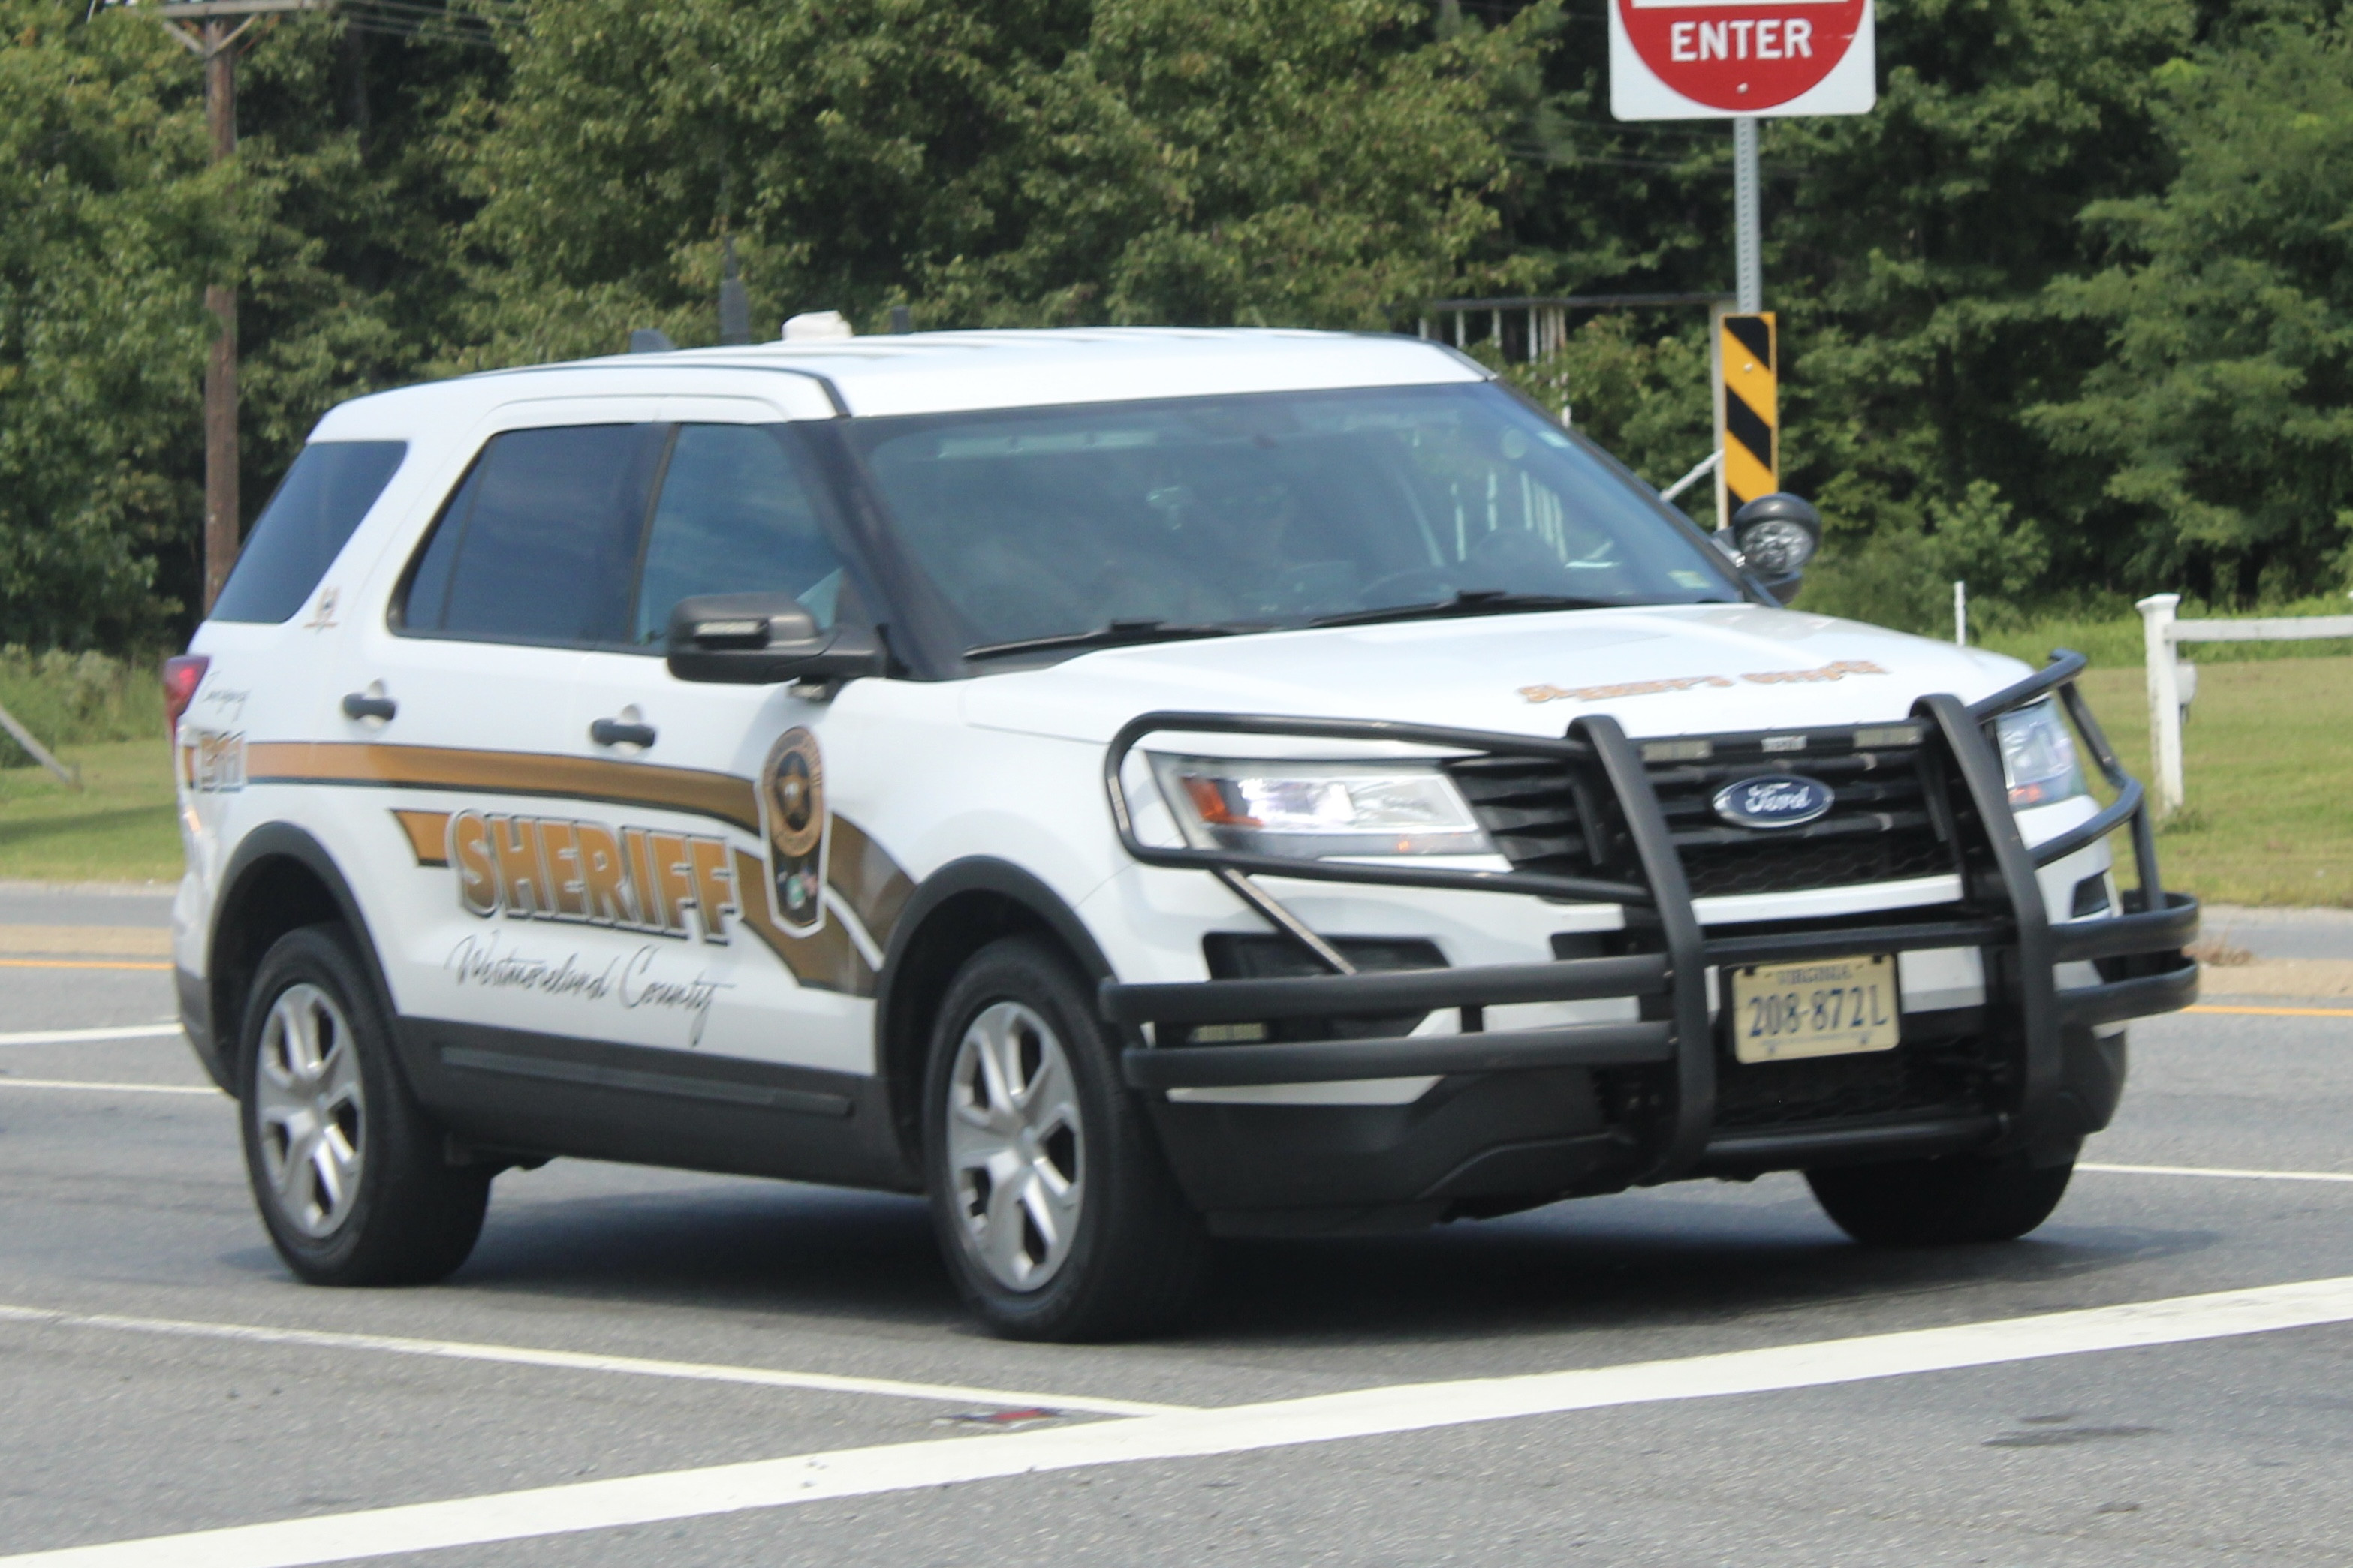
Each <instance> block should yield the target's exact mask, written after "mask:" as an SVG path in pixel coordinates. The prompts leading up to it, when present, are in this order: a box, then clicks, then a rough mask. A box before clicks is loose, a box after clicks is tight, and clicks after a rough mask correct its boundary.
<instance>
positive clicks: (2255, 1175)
mask: <svg viewBox="0 0 2353 1568" xmlns="http://www.w3.org/2000/svg"><path fill="white" fill-rule="evenodd" d="M2075 1169H2077V1170H2079V1171H2097V1172H2100V1173H2102V1174H2104V1175H2116V1176H2211V1177H2212V1178H2213V1179H2215V1180H2217V1181H2224V1182H2353V1172H2346V1171H2232V1170H2226V1169H2224V1168H2222V1167H2221V1166H2216V1165H2093V1164H2078V1165H2077V1166H2076V1167H2075Z"/></svg>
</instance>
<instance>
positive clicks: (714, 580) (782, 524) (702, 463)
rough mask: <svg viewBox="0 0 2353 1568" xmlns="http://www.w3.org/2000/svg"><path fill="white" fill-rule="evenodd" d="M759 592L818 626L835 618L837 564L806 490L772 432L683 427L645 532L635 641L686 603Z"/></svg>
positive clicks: (645, 639) (654, 635) (658, 629)
mask: <svg viewBox="0 0 2353 1568" xmlns="http://www.w3.org/2000/svg"><path fill="white" fill-rule="evenodd" d="M761 589H767V590H775V591H779V592H783V593H786V594H790V595H793V596H794V597H795V598H797V599H798V600H800V602H801V603H802V604H803V605H807V608H808V612H809V614H810V615H811V616H815V617H816V619H817V624H818V626H831V625H832V624H833V621H834V611H835V602H836V600H837V599H838V598H839V596H840V593H841V560H840V558H839V556H838V555H836V554H835V553H834V550H833V546H832V545H831V544H830V543H828V542H827V540H826V535H825V528H824V525H823V524H822V523H820V522H819V521H818V513H817V507H816V505H815V504H814V502H813V500H812V499H811V494H810V488H809V486H808V485H807V484H806V483H804V482H803V480H802V479H801V476H800V474H799V472H798V470H797V467H796V465H795V463H794V462H793V459H792V456H791V454H790V453H789V452H788V451H787V449H786V446H785V443H784V442H783V440H782V439H780V438H779V437H778V436H777V434H776V432H775V431H772V430H768V429H764V428H762V427H760V426H753V425H687V426H681V427H680V429H679V432H678V440H677V443H676V444H675V445H674V446H673V447H671V449H670V463H669V466H668V467H667V468H666V469H665V470H664V472H663V474H662V487H661V499H660V500H658V501H657V502H655V504H654V517H653V527H652V530H651V531H650V532H649V534H648V535H647V538H646V566H645V575H644V576H643V578H642V579H641V580H640V583H639V586H638V613H637V626H636V634H637V635H636V641H637V642H638V645H639V646H640V647H645V646H650V645H653V644H658V643H659V642H660V641H661V640H662V636H663V634H664V633H665V632H666V631H667V630H668V629H669V627H670V608H671V606H673V605H676V604H677V603H678V602H679V601H680V600H681V599H686V598H691V597H693V596H694V595H697V594H732V593H748V592H752V591H754V590H761Z"/></svg>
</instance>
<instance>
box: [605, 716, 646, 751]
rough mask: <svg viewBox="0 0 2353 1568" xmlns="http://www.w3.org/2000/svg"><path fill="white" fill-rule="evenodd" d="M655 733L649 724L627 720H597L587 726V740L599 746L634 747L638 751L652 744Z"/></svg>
mask: <svg viewBox="0 0 2353 1568" xmlns="http://www.w3.org/2000/svg"><path fill="white" fill-rule="evenodd" d="M655 733H656V731H655V730H654V727H653V726H652V725H651V724H637V723H632V722H630V721H628V720H627V719H599V720H597V721H596V722H595V723H593V724H591V725H589V726H588V738H589V739H590V740H592V741H594V742H596V743H597V744H598V745H600V746H635V747H637V748H638V750H639V751H643V750H644V749H645V748H646V747H648V746H650V745H652V744H653V743H654V735H655Z"/></svg>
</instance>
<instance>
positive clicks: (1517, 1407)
mask: <svg viewBox="0 0 2353 1568" xmlns="http://www.w3.org/2000/svg"><path fill="white" fill-rule="evenodd" d="M2348 1321H2353V1277H2347V1278H2341V1279H2313V1280H2306V1281H2304V1282H2301V1283H2298V1284H2294V1285H2271V1286H2264V1287H2261V1288H2258V1289H2249V1290H2226V1291H2221V1292H2219V1293H2217V1294H2213V1295H2205V1296H2181V1297H2176V1298H2173V1299H2171V1300H2159V1301H2137V1302H2133V1303H2131V1304H2129V1305H2126V1306H2121V1307H2096V1308H2093V1309H2091V1310H2085V1311H2074V1312H2052V1313H2050V1314H2048V1315H2045V1316H2042V1317H2032V1318H2012V1319H2009V1320H2007V1321H1993V1322H1984V1323H1963V1324H1957V1325H1956V1326H1954V1327H1951V1328H1943V1329H1915V1330H1912V1331H1906V1332H1903V1333H1893V1334H1873V1335H1868V1336H1864V1337H1862V1338H1857V1339H1846V1340H1826V1341H1819V1342H1814V1343H1812V1344H1796V1345H1779V1346H1775V1347H1773V1348H1770V1349H1767V1350H1750V1351H1733V1352H1726V1353H1724V1354H1719V1355H1704V1356H1692V1357H1689V1358H1686V1359H1684V1360H1681V1361H1661V1362H1646V1363H1636V1364H1633V1365H1629V1366H1607V1367H1595V1368H1592V1369H1590V1370H1587V1371H1577V1372H1551V1373H1532V1374H1528V1375H1525V1376H1519V1377H1494V1378H1478V1379H1473V1380H1470V1381H1466V1382H1461V1383H1429V1384H1402V1385H1398V1386H1394V1387H1388V1388H1367V1389H1360V1390H1357V1391H1356V1392H1354V1393H1349V1394H1320V1395H1317V1396H1315V1397H1314V1398H1308V1399H1285V1400H1279V1401H1276V1402H1273V1403H1271V1404H1264V1405H1235V1406H1229V1407H1228V1408H1225V1409H1219V1410H1198V1411H1188V1412H1187V1413H1185V1414H1182V1415H1147V1416H1144V1417H1142V1418H1140V1419H1138V1420H1134V1421H1112V1422H1103V1423H1100V1424H1097V1425H1092V1426H1074V1427H1063V1428H1049V1429H1044V1430H1032V1431H1028V1432H1014V1433H1007V1434H1004V1435H1002V1436H987V1437H955V1438H944V1439H940V1440H938V1441H934V1442H929V1443H894V1444H890V1445H887V1446H883V1447H871V1448H845V1449H839V1450H836V1451H834V1452H831V1453H821V1454H802V1455H798V1456H796V1457H794V1458H783V1459H760V1460H754V1461H752V1462H750V1463H748V1464H734V1465H714V1466H711V1467H709V1468H703V1469H693V1470H673V1471H670V1472H669V1473H667V1474H656V1475H643V1476H628V1477H623V1478H619V1479H614V1480H605V1481H582V1482H575V1483H573V1484H570V1485H566V1486H554V1487H540V1488H535V1489H531V1490H527V1491H513V1492H503V1493H494V1494H492V1495H490V1496H487V1497H472V1498H459V1499H454V1500H449V1501H447V1502H428V1503H411V1504H408V1505H406V1506H403V1507H398V1508H383V1509H370V1510H365V1511H364V1512H358V1513H343V1514H325V1515H322V1516H320V1517H318V1518H314V1519H293V1520H285V1521H280V1522H277V1523H272V1524H249V1525H239V1526H235V1527H232V1528H229V1529H227V1530H207V1531H195V1532H194V1533H191V1534H185V1535H164V1536H153V1537H150V1538H148V1539H146V1540H142V1541H121V1542H110V1543H108V1544H105V1545H99V1546H83V1547H68V1548H66V1549H64V1550H61V1551H56V1552H31V1553H27V1554H25V1555H22V1556H16V1557H5V1558H0V1568H305V1565H307V1564H312V1563H349V1562H353V1561H356V1560H358V1559H362V1558H368V1557H389V1556H393V1555H395V1554H396V1553H399V1552H433V1551H439V1550H444V1549H447V1548H449V1547H456V1546H474V1545H480V1544H483V1543H485V1542H495V1541H522V1540H531V1539H535V1538H539V1537H543V1536H552V1535H566V1534H572V1533H575V1532H577V1531H589V1530H612V1529H617V1528H619V1527H622V1526H626V1525H636V1524H653V1523H658V1522H660V1521H666V1520H679V1519H696V1518H702V1517H706V1516H709V1515H712V1514H725V1513H737V1512H742V1511H744V1510H750V1509H765V1508H779V1507H784V1506H786V1505H788V1504H792V1503H801V1502H817V1501H822V1500H831V1499H836V1498H848V1497H871V1496H873V1495H876V1494H878V1493H885V1492H897V1491H908V1490H912V1489H917V1488H928V1487H944V1486H952V1485H955V1484H956V1483H959V1482H965V1481H980V1480H995V1479H1004V1478H1008V1477H1013V1476H1023V1475H1033V1474H1037V1473H1039V1472H1043V1471H1051V1470H1070V1469H1082V1468H1089V1467H1092V1466H1097V1465H1124V1464H1137V1463H1143V1462H1146V1461H1150V1460H1158V1459H1183V1458H1201V1457H1205V1456H1209V1455H1218V1454H1240V1453H1252V1452H1257V1451H1261V1450H1264V1449H1269V1448H1282V1447H1294V1446H1297V1445H1300V1444H1304V1443H1329V1442H1335V1441H1338V1440H1340V1439H1344V1438H1350V1437H1371V1436H1383V1435H1387V1434H1393V1433H1399V1432H1419V1431H1427V1430H1429V1429H1430V1428H1433V1427H1440V1426H1464V1425H1468V1424H1470V1423H1472V1422H1482V1421H1501V1420H1507V1419H1510V1418H1513V1417H1516V1416H1527V1415H1556V1414H1558V1413H1560V1412H1563V1411H1570V1410H1595V1409H1601V1408H1604V1407H1607V1406H1610V1405H1640V1404H1649V1403H1652V1402H1655V1401H1660V1400H1672V1399H1708V1398H1716V1397H1721V1396H1723V1395H1726V1394H1759V1393H1766V1392H1769V1391H1772V1390H1778V1389H1792V1388H1819V1387H1823V1386H1826V1385H1829V1384H1842V1383H1858V1382H1862V1381H1864V1380H1866V1379H1873V1378H1882V1377H1898V1376H1904V1375H1906V1374H1909V1373H1924V1372H1947V1371H1952V1370H1956V1369H1958V1368H1963V1367H1978V1366H1998V1365H2001V1364H2004V1363H2011V1362H2021V1361H2032V1360H2037V1359H2040V1358H2043V1357H2049V1356H2063V1355H2080V1354H2084V1353H2085V1352H2094V1351H2111V1350H2124V1349H2130V1348H2135V1347H2141V1346H2149V1345H2169V1344H2182V1343H2186V1342H2191V1341H2196V1340H2211V1339H2221V1338H2226V1337H2229V1336H2232V1335H2236V1334H2256V1333H2265V1332H2269V1331H2274V1330H2279V1329H2298V1328H2310V1327H2314V1326H2316V1325H2319V1324H2327V1323H2343V1322H2348Z"/></svg>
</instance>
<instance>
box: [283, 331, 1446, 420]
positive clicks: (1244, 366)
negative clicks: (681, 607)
mask: <svg viewBox="0 0 2353 1568" xmlns="http://www.w3.org/2000/svg"><path fill="white" fill-rule="evenodd" d="M1486 374H1487V373H1486V372H1485V371H1483V370H1482V369H1481V368H1479V366H1478V365H1477V364H1476V363H1473V362H1472V361H1471V360H1470V359H1468V358H1466V357H1464V356H1462V355H1460V354H1458V353H1455V352H1454V351H1453V350H1452V349H1450V348H1447V347H1445V346H1443V345H1441V344H1439V343H1435V342H1424V341H1422V340H1420V339H1418V338H1409V337H1401V336H1394V335H1389V334H1378V333H1353V332H1311V331H1276V330H1268V329H1261V328H1181V327H1068V328H1060V329H1056V330H1051V331H974V332H913V333H907V334H903V335H883V336H875V337H864V338H851V339H847V340H843V341H839V342H769V343H753V344H747V345H744V346H743V347H739V348H709V349H681V350H678V351H676V352H674V353H653V354H616V355H614V356H612V357H610V358H607V359H593V360H580V361H575V362H574V363H568V364H551V365H533V366H530V367H526V368H522V369H517V370H504V371H490V372H485V373H483V374H478V375H471V376H465V377H461V378H459V380H457V381H451V382H439V383H435V384H430V385H427V386H416V387H406V388H403V389H401V390H400V391H397V392H389V393H379V394H377V395H375V396H373V397H367V398H360V399H355V400H354V401H353V402H352V403H349V404H345V405H343V408H342V409H339V410H337V411H336V413H335V414H332V415H330V416H328V420H327V421H326V422H325V425H331V426H333V427H334V428H333V429H332V430H330V429H328V428H326V427H325V426H322V429H321V430H320V431H319V432H318V434H320V435H322V436H326V435H334V436H341V437H346V438H348V437H352V436H357V435H360V434H362V433H363V427H374V426H380V425H384V424H386V423H388V422H396V421H397V420H398V419H399V418H400V417H401V416H408V417H414V416H416V415H417V414H418V413H420V412H422V410H421V409H420V408H419V407H418V405H419V403H420V402H422V403H424V404H426V405H427V406H429V407H430V408H431V409H432V410H433V412H434V413H435V414H436V415H438V416H447V415H448V414H450V413H454V412H455V408H454V407H453V405H457V404H465V405H472V406H474V407H477V408H484V407H487V406H489V405H496V404H504V403H509V402H513V401H517V400H522V399H536V398H544V397H578V396H607V397H609V396H631V395H645V396H679V395H698V394H703V395H760V393H759V391H758V390H756V389H760V388H763V387H764V386H765V388H769V389H774V391H775V392H776V393H779V394H780V393H782V392H783V391H784V390H785V389H784V387H783V386H781V385H780V383H782V382H785V381H787V380H788V381H789V382H791V383H796V384H797V385H796V386H794V387H793V388H792V391H793V392H794V393H796V394H797V396H795V397H792V398H791V399H790V400H789V401H791V402H794V403H798V402H800V401H802V400H803V399H804V398H806V397H807V396H808V395H809V394H811V393H822V394H823V395H824V397H825V399H826V407H827V411H828V412H832V411H834V409H836V408H838V409H839V411H843V412H847V413H849V414H851V415H892V414H944V413H955V412H964V411H969V410H974V409H987V408H1023V407H1039V406H1047V405H1056V404H1069V403H1109V402H1120V401H1126V400H1131V399H1137V398H1149V397H1201V396H1210V395H1218V394H1233V393H1250V392H1307V391H1318V390H1324V389H1329V388H1335V387H1352V386H1428V385H1434V384H1442V383H1465V382H1476V381H1480V380H1483V379H1485V378H1486ZM810 412H812V413H814V412H816V410H814V409H812V410H810ZM346 426H349V427H350V428H348V429H347V428H346Z"/></svg>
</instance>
